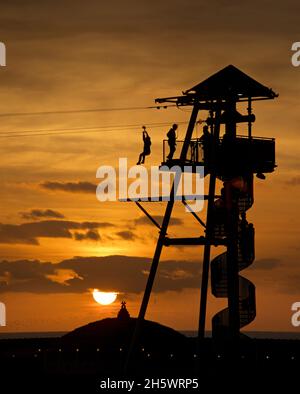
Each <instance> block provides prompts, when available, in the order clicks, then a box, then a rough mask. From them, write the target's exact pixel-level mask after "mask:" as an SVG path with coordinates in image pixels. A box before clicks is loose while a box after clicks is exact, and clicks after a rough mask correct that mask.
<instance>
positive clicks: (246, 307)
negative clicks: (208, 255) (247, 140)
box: [211, 177, 256, 338]
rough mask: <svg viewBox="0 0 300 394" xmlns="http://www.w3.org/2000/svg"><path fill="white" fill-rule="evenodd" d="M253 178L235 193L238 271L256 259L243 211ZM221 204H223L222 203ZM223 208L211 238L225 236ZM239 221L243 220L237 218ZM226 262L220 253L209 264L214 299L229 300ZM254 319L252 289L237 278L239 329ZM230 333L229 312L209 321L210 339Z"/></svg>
mask: <svg viewBox="0 0 300 394" xmlns="http://www.w3.org/2000/svg"><path fill="white" fill-rule="evenodd" d="M252 183H253V177H251V179H250V181H249V179H248V180H247V191H240V190H238V189H236V190H235V193H236V202H237V206H238V212H239V222H238V243H237V246H238V270H239V271H242V270H244V269H245V268H247V267H249V266H250V265H251V264H252V263H253V261H254V258H255V252H254V227H253V225H252V224H251V223H248V222H247V220H246V211H247V210H248V209H250V208H251V206H252V204H253V192H252ZM221 202H222V201H221ZM224 210H225V208H223V209H222V208H219V209H217V210H216V212H215V215H214V237H215V238H225V237H226V236H227V232H226V223H225V215H224ZM240 217H242V219H241V218H240ZM228 264H230V261H228V258H227V252H224V253H221V254H220V255H218V256H216V257H215V258H214V259H213V260H212V261H211V288H212V293H213V295H214V296H215V297H217V298H228V276H227V273H228ZM255 316H256V308H255V286H254V284H253V283H252V282H251V281H249V280H248V279H246V278H244V277H243V276H239V326H240V328H242V327H244V326H246V325H248V324H249V323H251V322H252V321H253V320H254V319H255ZM228 330H229V309H228V308H226V309H223V310H221V311H220V312H218V313H217V314H216V315H215V316H214V317H213V319H212V331H213V337H217V338H222V337H226V336H227V334H228Z"/></svg>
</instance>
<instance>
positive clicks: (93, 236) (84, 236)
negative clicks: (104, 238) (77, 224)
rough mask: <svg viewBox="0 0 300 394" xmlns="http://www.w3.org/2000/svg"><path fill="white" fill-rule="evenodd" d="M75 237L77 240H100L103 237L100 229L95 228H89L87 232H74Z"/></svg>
mask: <svg viewBox="0 0 300 394" xmlns="http://www.w3.org/2000/svg"><path fill="white" fill-rule="evenodd" d="M74 239H75V240H76V241H85V240H90V241H100V240H101V237H100V235H99V233H98V231H95V230H89V231H87V232H86V233H77V232H75V233H74Z"/></svg>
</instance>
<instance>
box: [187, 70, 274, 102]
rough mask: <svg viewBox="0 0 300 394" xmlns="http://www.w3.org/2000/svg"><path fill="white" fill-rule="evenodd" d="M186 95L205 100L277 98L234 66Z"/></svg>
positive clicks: (214, 75) (210, 78)
mask: <svg viewBox="0 0 300 394" xmlns="http://www.w3.org/2000/svg"><path fill="white" fill-rule="evenodd" d="M184 93H185V94H193V93H194V94H196V95H197V97H199V98H200V99H203V100H211V99H226V98H227V99H228V97H232V96H233V97H236V96H237V97H239V98H249V97H251V98H253V99H255V98H266V99H268V98H269V99H273V98H274V97H277V95H276V93H274V92H273V90H272V89H269V88H267V87H266V86H264V85H262V84H261V83H259V82H257V81H256V80H255V79H253V78H251V77H249V76H248V75H247V74H245V73H243V72H242V71H241V70H239V69H238V68H236V67H235V66H232V65H229V66H227V67H225V68H223V69H222V70H220V71H218V72H217V73H216V74H213V75H212V76H210V77H209V78H207V79H205V80H204V81H203V82H200V83H199V84H198V85H196V86H194V87H192V88H191V89H189V90H187V91H186V92H184Z"/></svg>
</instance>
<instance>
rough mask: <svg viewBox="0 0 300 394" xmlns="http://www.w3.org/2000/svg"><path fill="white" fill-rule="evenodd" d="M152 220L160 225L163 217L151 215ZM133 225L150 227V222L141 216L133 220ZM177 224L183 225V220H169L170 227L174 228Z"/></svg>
mask: <svg viewBox="0 0 300 394" xmlns="http://www.w3.org/2000/svg"><path fill="white" fill-rule="evenodd" d="M152 217H153V219H154V220H156V221H157V222H158V223H162V221H163V218H164V217H163V216H162V215H153V216H152ZM134 222H135V224H142V225H147V224H149V225H152V223H151V221H150V220H149V219H148V218H147V217H146V216H141V217H139V218H138V219H135V221H134ZM178 224H183V220H181V219H180V218H176V217H174V218H171V220H170V226H175V225H178Z"/></svg>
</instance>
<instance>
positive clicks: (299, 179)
mask: <svg viewBox="0 0 300 394" xmlns="http://www.w3.org/2000/svg"><path fill="white" fill-rule="evenodd" d="M285 183H286V184H287V185H290V186H299V185H300V175H297V176H294V177H293V178H291V179H289V180H287V181H286V182H285Z"/></svg>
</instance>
